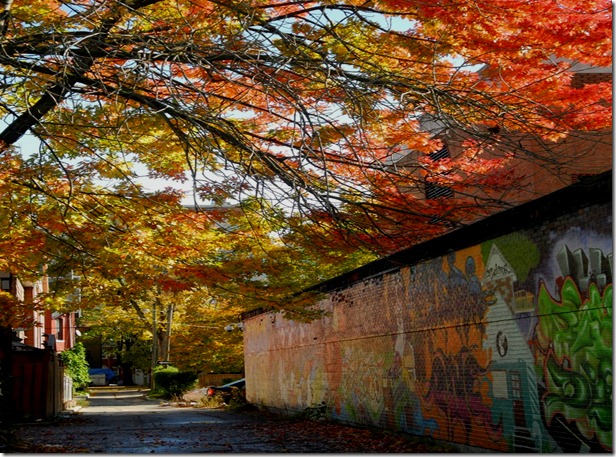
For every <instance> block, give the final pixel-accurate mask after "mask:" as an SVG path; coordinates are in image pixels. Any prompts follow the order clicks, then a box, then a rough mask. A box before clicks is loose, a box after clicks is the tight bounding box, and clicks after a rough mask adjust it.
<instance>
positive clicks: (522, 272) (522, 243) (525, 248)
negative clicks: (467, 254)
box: [481, 233, 541, 281]
mask: <svg viewBox="0 0 616 457" xmlns="http://www.w3.org/2000/svg"><path fill="white" fill-rule="evenodd" d="M493 244H496V246H498V249H499V250H500V251H501V253H502V254H503V257H505V258H506V259H507V261H508V262H509V264H510V265H511V267H512V268H513V269H514V270H515V274H516V275H517V277H518V281H526V278H528V273H529V271H530V270H531V268H533V267H534V266H536V265H537V264H538V263H539V260H540V259H541V256H540V254H539V249H537V246H536V244H535V243H534V242H533V241H531V240H530V239H529V238H528V237H527V236H525V235H523V234H521V233H511V234H509V235H504V236H501V237H499V238H496V239H494V240H490V241H486V242H485V243H483V244H482V245H481V255H482V257H483V261H484V262H486V261H487V260H488V257H489V255H490V250H491V249H492V245H493Z"/></svg>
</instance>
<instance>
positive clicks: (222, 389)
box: [205, 378, 246, 402]
mask: <svg viewBox="0 0 616 457" xmlns="http://www.w3.org/2000/svg"><path fill="white" fill-rule="evenodd" d="M245 388H246V378H242V379H238V380H237V381H233V382H230V383H228V384H223V385H222V386H209V387H206V390H205V393H206V394H207V396H208V397H213V396H215V395H216V394H220V395H221V396H222V399H223V400H224V401H225V402H228V401H229V400H230V399H231V396H232V393H233V390H234V389H239V390H240V391H242V393H243V392H244V389H245Z"/></svg>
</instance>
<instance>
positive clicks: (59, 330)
mask: <svg viewBox="0 0 616 457" xmlns="http://www.w3.org/2000/svg"><path fill="white" fill-rule="evenodd" d="M63 324H64V321H63V320H62V319H56V340H58V341H62V340H64V325H63Z"/></svg>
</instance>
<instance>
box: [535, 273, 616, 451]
mask: <svg viewBox="0 0 616 457" xmlns="http://www.w3.org/2000/svg"><path fill="white" fill-rule="evenodd" d="M537 307H538V317H539V326H538V335H537V340H538V342H539V346H540V347H541V352H542V354H543V357H542V358H540V359H538V362H540V363H542V365H543V372H544V376H545V382H546V386H547V394H546V395H545V397H544V402H545V417H546V421H547V422H548V424H550V422H551V421H552V419H553V418H554V417H555V416H556V414H561V415H563V416H564V417H565V419H566V420H567V422H569V424H575V425H576V426H577V428H578V430H579V432H580V434H581V435H582V437H583V438H584V439H586V440H591V439H592V438H593V437H594V436H596V438H597V440H598V441H599V442H600V443H601V444H602V445H603V446H604V447H606V448H609V449H611V448H612V285H609V286H607V287H606V289H605V291H604V293H603V295H601V293H600V292H599V289H598V287H597V285H596V284H591V285H590V287H589V290H588V298H587V299H584V298H583V297H582V296H581V294H580V291H579V289H578V287H577V286H576V284H575V283H574V282H573V280H572V279H571V278H567V279H566V280H565V282H564V283H563V285H562V288H561V300H560V302H559V301H556V300H555V299H554V298H552V296H551V295H550V293H549V292H548V291H547V289H546V288H545V285H543V284H542V285H541V289H540V291H539V297H538V301H537Z"/></svg>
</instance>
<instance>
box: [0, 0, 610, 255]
mask: <svg viewBox="0 0 616 457" xmlns="http://www.w3.org/2000/svg"><path fill="white" fill-rule="evenodd" d="M3 3H4V14H3V16H2V22H1V23H2V32H3V34H2V40H1V42H0V47H1V49H0V65H1V66H2V70H3V80H2V84H1V89H2V91H1V93H0V109H1V110H2V113H3V117H4V120H5V123H6V125H5V127H4V128H3V129H2V131H1V132H0V144H1V145H2V149H1V150H2V151H3V152H2V154H3V156H4V157H5V158H8V159H11V160H15V155H16V153H15V152H13V151H12V150H11V148H10V147H11V146H12V145H15V144H16V143H17V142H18V140H19V139H20V138H22V137H23V135H25V134H26V133H28V134H31V135H33V136H34V137H36V138H37V139H38V140H40V148H39V150H38V151H22V154H24V156H27V157H28V159H27V160H25V161H23V162H22V163H21V164H20V165H19V166H18V168H17V169H14V170H12V171H11V175H10V176H12V177H13V178H14V179H15V180H19V185H20V186H25V187H28V188H30V189H32V188H34V189H35V190H37V191H40V192H45V193H47V194H48V195H51V196H52V197H53V198H56V200H57V201H58V202H59V203H61V204H63V205H66V206H68V205H71V204H72V201H73V200H74V199H75V198H78V196H77V193H78V192H82V191H83V190H82V189H80V188H79V186H76V185H75V183H77V182H80V181H82V180H87V181H89V182H97V183H101V182H103V181H104V182H105V184H106V188H107V189H108V191H109V192H111V193H113V194H124V193H125V192H126V191H129V193H130V192H133V189H134V187H135V186H136V185H138V183H137V182H136V181H135V180H136V177H137V174H138V173H139V170H140V168H139V167H135V165H137V164H139V165H141V166H142V167H145V169H146V170H147V174H148V175H149V176H151V177H164V178H166V179H169V180H177V181H183V180H186V179H190V180H192V182H193V184H194V186H193V187H194V191H195V194H196V195H197V196H200V197H201V198H204V199H206V200H213V201H222V200H233V201H237V200H242V199H243V198H246V197H247V196H250V197H257V198H264V199H266V200H268V201H269V203H270V204H272V202H273V204H275V205H279V206H282V207H283V208H285V214H284V215H285V217H286V219H287V221H288V223H289V226H291V227H293V228H294V229H295V230H297V231H298V232H302V233H309V234H311V235H322V233H321V231H319V228H320V227H323V225H325V226H327V227H328V231H329V232H330V233H335V234H337V237H332V240H333V241H336V242H342V241H355V242H356V243H357V244H363V245H368V244H370V245H374V246H380V247H384V248H385V249H392V248H395V247H397V246H401V245H404V244H407V243H409V242H416V241H418V240H422V239H425V238H426V237H427V236H431V235H432V234H434V233H438V232H440V231H442V230H443V229H444V227H443V226H441V225H439V224H434V217H435V215H439V214H440V215H443V214H447V219H448V220H449V221H453V222H456V221H462V220H465V219H468V214H469V213H476V214H482V211H483V210H484V209H485V207H486V206H490V205H496V204H498V203H499V202H498V201H497V200H498V199H497V198H495V197H494V195H499V196H500V195H502V191H503V189H504V190H506V189H508V188H511V187H512V185H513V184H512V181H511V179H508V177H509V175H508V174H507V173H506V172H505V171H504V168H506V167H507V164H508V162H509V161H510V159H511V156H512V155H513V154H515V155H516V157H517V158H518V159H520V158H522V159H528V160H533V161H535V162H542V161H545V163H546V164H549V163H551V161H552V159H553V157H552V155H551V154H550V150H549V149H550V148H549V144H548V147H546V148H545V151H544V153H543V155H542V153H541V152H539V153H537V152H536V151H532V152H531V151H528V150H526V149H525V147H524V145H523V143H522V142H521V141H519V139H520V136H521V137H524V136H525V135H532V136H533V137H536V138H540V139H542V140H543V141H546V142H548V143H550V142H553V141H558V140H562V139H564V138H567V137H568V136H571V135H575V134H576V132H580V131H596V130H602V129H606V128H609V127H610V125H611V112H610V107H611V103H610V101H611V86H610V84H609V83H604V84H593V85H589V86H586V87H583V88H572V87H571V86H570V84H569V82H570V80H571V76H572V75H571V72H570V71H568V70H569V69H570V67H571V66H572V65H573V64H575V63H579V62H582V63H584V64H589V65H595V66H609V65H611V49H612V48H611V4H610V2H607V1H588V2H575V1H568V0H563V1H554V0H536V1H531V2H529V1H511V0H506V1H504V0H472V1H470V2H463V3H460V2H458V1H452V0H443V1H439V2H417V1H395V0H381V1H360V2H358V1H355V0H351V1H345V2H331V1H327V0H326V1H319V2H316V1H292V2H289V1H271V0H251V1H224V2H218V1H205V0H199V1H195V0H190V1H183V0H174V1H168V0H126V1H107V0H78V1H53V0H38V1H28V2H25V1H19V0H16V1H12V0H4V2H3ZM479 68H482V69H483V70H482V71H478V69H479ZM606 101H607V103H606ZM426 120H430V121H431V122H433V123H434V122H436V123H437V124H438V125H443V126H446V127H448V128H452V129H456V130H461V131H463V132H464V133H465V137H466V140H465V142H464V145H463V146H464V149H465V153H464V154H461V155H460V156H459V157H457V158H456V159H455V160H451V161H448V162H447V163H446V164H444V163H442V162H441V163H438V164H433V163H431V162H430V161H429V160H423V161H422V160H420V161H418V163H417V164H415V165H414V166H412V167H395V166H389V165H391V164H393V163H395V159H396V158H397V157H399V156H400V154H403V153H404V152H405V151H409V150H412V151H419V152H420V153H426V154H428V153H431V152H434V151H435V150H437V149H439V148H440V147H441V140H440V139H438V138H435V136H434V134H433V132H432V131H431V130H430V129H426V122H425V121H426ZM494 127H498V129H500V130H501V131H510V132H516V133H517V137H516V139H515V141H510V140H507V139H505V137H499V139H498V140H493V137H494V135H493V134H492V133H493V130H492V129H493V128H494ZM488 138H492V139H491V140H490V141H487V139H488ZM16 167H17V165H16ZM443 167H446V168H447V174H446V175H445V174H443V173H440V174H439V176H446V178H444V179H446V180H447V183H448V185H450V186H453V187H455V190H456V191H457V192H458V193H459V198H457V199H456V203H455V205H454V204H452V202H450V201H430V202H428V203H426V202H425V201H422V199H418V198H417V196H416V195H415V194H413V193H412V192H409V191H408V189H409V188H414V187H417V186H419V185H423V183H424V180H425V175H426V173H427V172H428V171H430V170H431V169H433V168H436V169H442V168H443ZM440 171H443V170H440ZM477 189H480V190H481V194H478V193H477V192H475V190H477ZM465 197H466V198H465ZM307 221H310V222H316V223H313V224H305V223H306V222H307ZM311 230H314V231H315V233H312V232H311Z"/></svg>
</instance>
